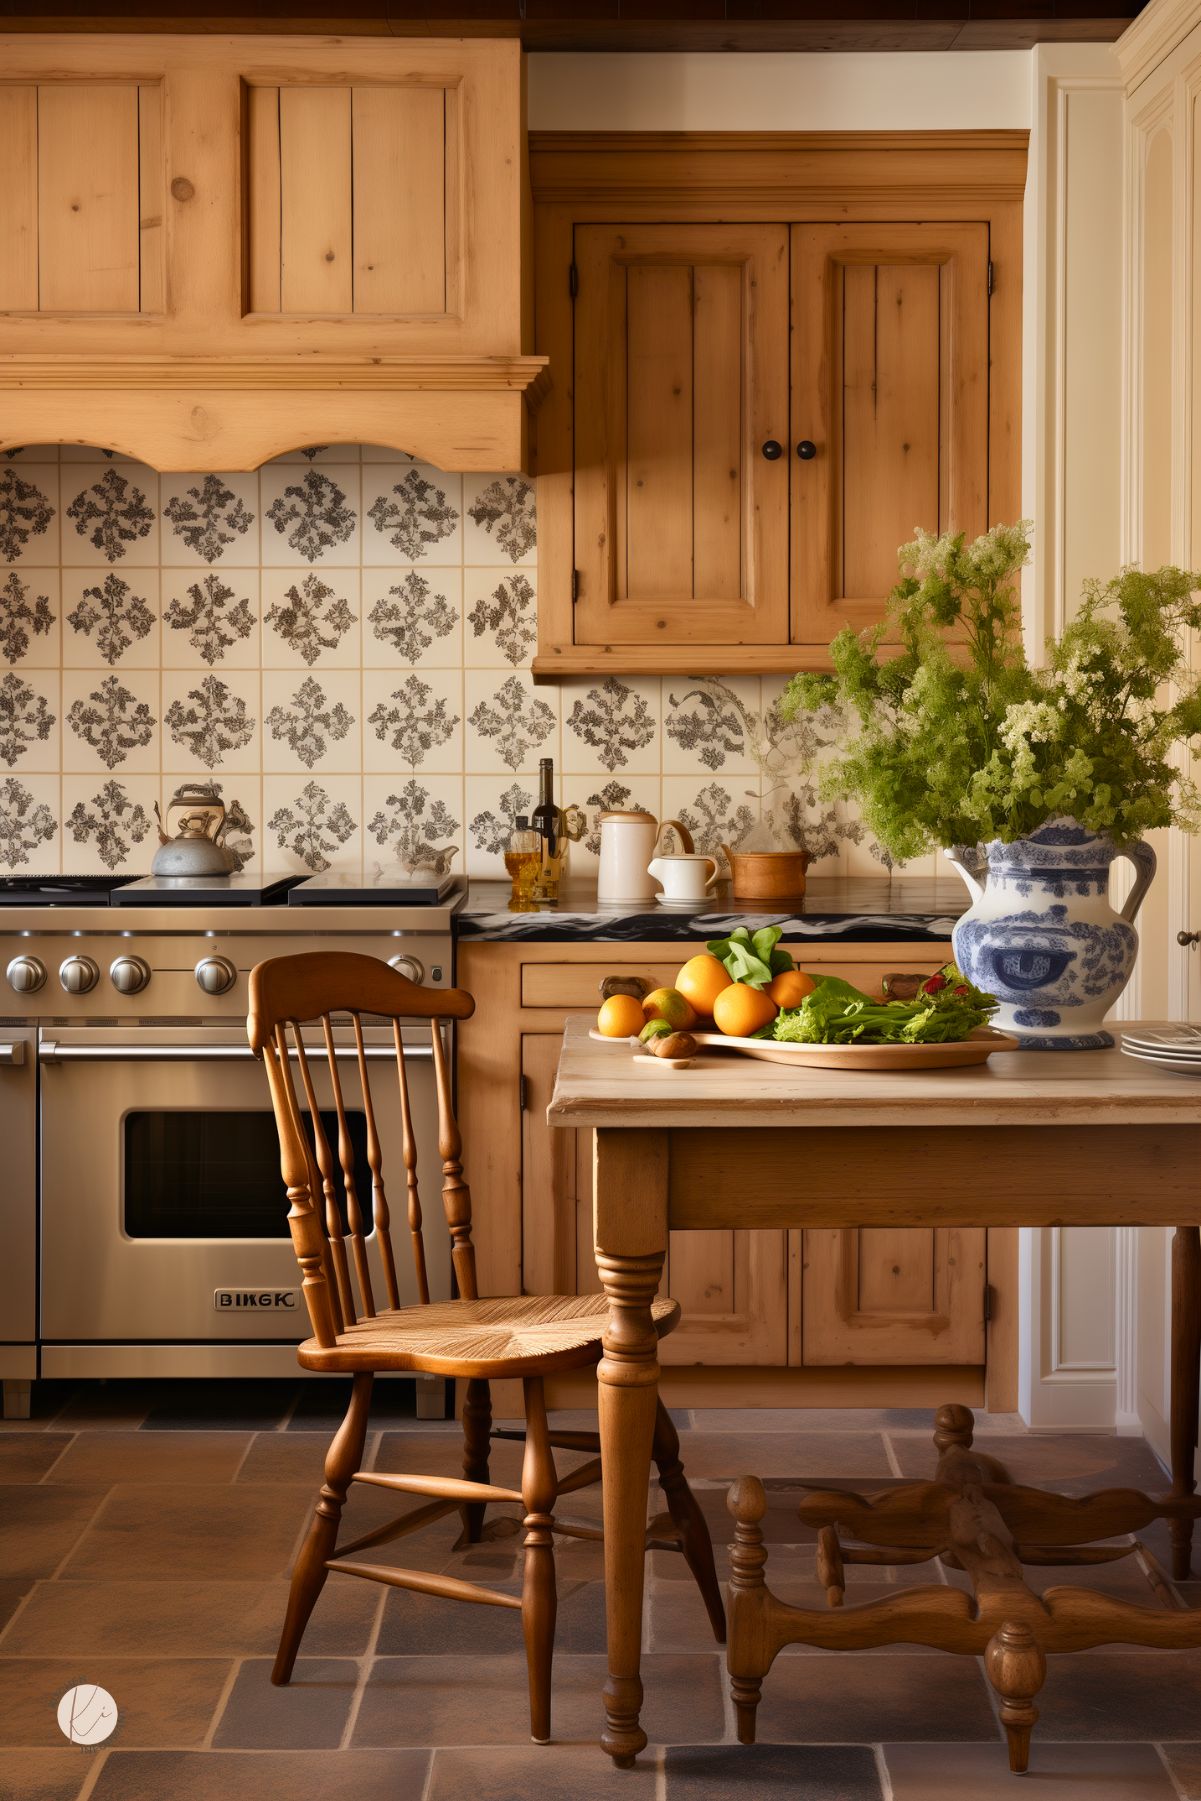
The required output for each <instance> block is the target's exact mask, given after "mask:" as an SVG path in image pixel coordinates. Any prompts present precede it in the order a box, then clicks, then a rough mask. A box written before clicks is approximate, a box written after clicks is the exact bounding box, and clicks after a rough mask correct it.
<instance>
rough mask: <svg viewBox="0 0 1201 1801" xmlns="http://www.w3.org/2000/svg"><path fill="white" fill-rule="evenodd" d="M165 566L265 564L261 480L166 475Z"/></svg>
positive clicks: (161, 497)
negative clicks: (261, 556) (261, 535)
mask: <svg viewBox="0 0 1201 1801" xmlns="http://www.w3.org/2000/svg"><path fill="white" fill-rule="evenodd" d="M159 501H160V505H161V508H162V544H163V549H162V556H163V561H164V562H176V563H182V564H185V565H186V564H189V563H191V564H198V565H200V566H202V567H207V566H210V565H211V564H213V563H222V564H224V565H225V566H226V567H230V568H232V567H234V566H236V565H241V566H242V567H244V568H254V569H257V568H258V565H259V519H258V510H259V478H258V476H257V474H250V475H212V474H209V475H164V476H163V477H162V478H161V481H160V486H159Z"/></svg>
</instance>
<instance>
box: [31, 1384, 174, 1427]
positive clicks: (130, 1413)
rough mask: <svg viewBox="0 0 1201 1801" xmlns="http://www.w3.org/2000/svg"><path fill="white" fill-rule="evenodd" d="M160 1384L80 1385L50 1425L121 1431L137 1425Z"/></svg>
mask: <svg viewBox="0 0 1201 1801" xmlns="http://www.w3.org/2000/svg"><path fill="white" fill-rule="evenodd" d="M160 1386H161V1385H160V1384H158V1383H154V1382H84V1383H82V1384H81V1385H80V1386H79V1387H78V1388H76V1390H75V1391H74V1393H72V1394H70V1395H68V1396H67V1398H66V1400H65V1401H64V1402H63V1405H62V1406H61V1407H60V1409H59V1411H58V1412H57V1413H56V1414H55V1416H54V1422H53V1423H54V1426H55V1427H56V1429H57V1430H59V1431H61V1430H63V1429H64V1428H66V1427H71V1428H75V1427H79V1426H86V1427H87V1428H88V1429H89V1430H91V1431H94V1432H107V1431H111V1430H113V1429H114V1428H115V1429H116V1430H118V1431H123V1430H125V1429H127V1428H129V1427H131V1426H140V1425H141V1423H142V1421H143V1420H144V1419H145V1418H146V1415H147V1413H148V1412H149V1411H150V1408H151V1406H152V1405H153V1402H154V1397H155V1394H156V1392H157V1390H158V1388H159V1387H160Z"/></svg>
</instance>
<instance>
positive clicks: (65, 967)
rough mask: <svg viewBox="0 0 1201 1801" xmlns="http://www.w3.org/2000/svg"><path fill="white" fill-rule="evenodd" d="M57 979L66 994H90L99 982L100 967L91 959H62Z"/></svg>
mask: <svg viewBox="0 0 1201 1801" xmlns="http://www.w3.org/2000/svg"><path fill="white" fill-rule="evenodd" d="M58 979H59V981H60V982H61V983H62V985H63V988H64V989H65V991H66V992H67V993H68V994H91V992H92V990H93V988H94V987H95V986H96V984H97V982H98V981H99V980H100V965H99V964H98V963H96V962H95V961H94V959H93V958H91V957H64V958H63V961H62V962H61V963H60V964H59V966H58Z"/></svg>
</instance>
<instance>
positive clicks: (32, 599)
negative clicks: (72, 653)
mask: <svg viewBox="0 0 1201 1801" xmlns="http://www.w3.org/2000/svg"><path fill="white" fill-rule="evenodd" d="M61 661H62V576H61V575H60V573H59V571H58V570H57V569H39V568H37V567H29V568H17V567H16V566H13V567H10V568H0V667H2V668H6V669H13V668H18V667H19V668H22V669H57V668H58V667H59V665H60V663H61Z"/></svg>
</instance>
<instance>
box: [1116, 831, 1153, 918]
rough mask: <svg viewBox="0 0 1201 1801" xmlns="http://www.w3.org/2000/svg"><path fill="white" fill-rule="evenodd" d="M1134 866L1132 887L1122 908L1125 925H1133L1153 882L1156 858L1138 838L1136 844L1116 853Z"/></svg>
mask: <svg viewBox="0 0 1201 1801" xmlns="http://www.w3.org/2000/svg"><path fill="white" fill-rule="evenodd" d="M1118 855H1119V856H1121V857H1125V858H1127V859H1128V861H1129V862H1131V863H1133V864H1134V872H1135V873H1134V887H1133V888H1132V889H1131V890H1130V893H1129V894H1128V895H1127V896H1126V899H1125V902H1124V903H1123V906H1122V918H1123V919H1124V920H1125V921H1126V923H1127V925H1132V924H1133V923H1134V916H1135V914H1136V913H1137V912H1138V910H1139V908H1140V907H1141V906H1142V904H1143V901H1144V900H1145V899H1146V896H1147V890H1148V888H1149V887H1150V886H1151V884H1152V882H1153V881H1154V880H1155V868H1156V862H1157V859H1156V856H1155V852H1154V851H1153V850H1152V848H1151V846H1150V845H1149V844H1148V843H1147V842H1146V840H1145V839H1142V838H1140V839H1139V841H1138V843H1137V844H1131V845H1129V846H1127V847H1125V848H1124V849H1122V850H1120V851H1119V852H1118Z"/></svg>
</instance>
